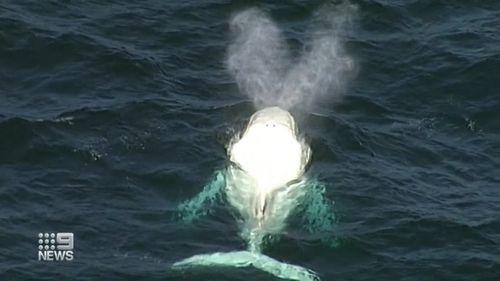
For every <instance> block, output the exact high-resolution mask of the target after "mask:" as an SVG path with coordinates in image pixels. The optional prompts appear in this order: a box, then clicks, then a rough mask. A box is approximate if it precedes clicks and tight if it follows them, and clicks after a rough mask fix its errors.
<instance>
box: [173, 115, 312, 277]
mask: <svg viewBox="0 0 500 281" xmlns="http://www.w3.org/2000/svg"><path fill="white" fill-rule="evenodd" d="M310 155H311V150H310V148H309V146H308V145H307V144H306V143H305V141H303V140H302V139H301V138H300V137H299V135H298V130H297V125H296V123H295V120H294V118H293V117H292V115H291V114H290V113H289V112H288V111H286V110H283V109H281V108H279V107H269V108H265V109H262V110H259V111H257V112H255V113H254V114H253V115H252V116H251V118H250V120H249V122H248V125H247V127H246V129H245V130H244V132H243V133H242V135H241V136H240V137H237V138H235V139H233V140H232V141H231V143H230V145H229V148H228V156H229V160H230V161H231V165H229V167H228V168H227V169H226V170H225V173H224V187H223V190H224V191H225V195H226V199H227V201H228V202H229V203H230V205H231V206H232V207H233V208H234V209H236V210H237V211H238V213H239V217H240V218H241V221H240V222H241V228H242V231H241V236H242V237H243V238H244V239H245V240H246V241H247V243H248V250H247V251H236V252H229V253H213V254H203V255H196V256H193V257H191V258H188V259H185V260H182V261H180V262H177V263H175V264H174V265H173V267H174V268H181V267H187V266H200V265H202V266H216V265H218V266H239V267H243V266H250V265H252V266H254V267H256V268H259V269H261V270H264V271H266V272H269V273H271V274H273V275H275V276H277V277H280V278H285V279H291V280H305V281H312V280H318V279H319V278H318V277H317V276H316V274H315V273H314V272H312V271H310V270H308V269H306V268H303V267H300V266H296V265H291V264H287V263H283V262H280V261H277V260H275V259H273V258H270V257H268V256H265V255H263V254H261V248H262V246H261V245H262V242H263V240H264V239H265V237H266V235H268V234H276V233H280V232H281V231H282V230H283V228H284V227H285V226H286V219H287V218H288V216H289V214H290V212H291V211H293V209H294V207H296V206H297V205H299V204H300V199H301V197H302V196H303V195H304V194H305V192H306V190H305V187H306V186H307V185H305V184H303V183H304V180H303V179H302V177H303V175H304V172H305V168H306V166H307V164H308V162H309V159H310Z"/></svg>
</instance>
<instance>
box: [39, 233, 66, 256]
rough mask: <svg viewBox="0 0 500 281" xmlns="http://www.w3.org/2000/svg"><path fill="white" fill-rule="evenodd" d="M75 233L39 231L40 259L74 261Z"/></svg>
mask: <svg viewBox="0 0 500 281" xmlns="http://www.w3.org/2000/svg"><path fill="white" fill-rule="evenodd" d="M73 248H74V235H73V233H71V232H59V233H38V260H39V261H72V260H73V257H74V255H73Z"/></svg>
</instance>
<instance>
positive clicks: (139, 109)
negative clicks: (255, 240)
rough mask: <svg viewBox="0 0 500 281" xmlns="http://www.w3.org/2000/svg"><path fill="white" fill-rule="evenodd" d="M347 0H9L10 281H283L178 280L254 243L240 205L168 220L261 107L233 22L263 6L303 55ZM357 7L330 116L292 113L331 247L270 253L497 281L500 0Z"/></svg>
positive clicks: (6, 216) (401, 274)
mask: <svg viewBox="0 0 500 281" xmlns="http://www.w3.org/2000/svg"><path fill="white" fill-rule="evenodd" d="M339 2H340V1H330V2H327V1H262V2H261V1H210V0H209V1H160V0H151V1H123V2H122V3H120V2H118V1H78V0H75V1H69V0H67V1H52V0H50V1H49V0H47V1H14V0H4V1H1V2H0V279H1V280H193V281H194V280H277V279H275V278H274V277H273V276H271V275H268V274H266V273H263V272H260V271H258V270H256V269H253V268H243V269H235V268H204V269H196V270H195V269H193V270H188V271H183V272H177V271H175V272H174V271H172V270H171V269H170V266H171V265H172V263H174V262H176V261H178V260H180V259H183V258H186V257H188V256H191V255H194V254H200V253H207V252H215V251H232V250H241V249H244V248H245V243H244V241H243V240H242V239H241V238H240V237H239V235H238V225H237V224H236V222H235V219H234V217H233V216H232V215H231V210H230V209H231V208H230V206H227V205H224V204H220V205H218V206H217V207H216V208H215V210H214V211H213V212H211V213H209V214H208V215H207V216H204V217H202V218H200V219H199V220H196V221H194V222H192V223H183V222H181V221H180V220H179V218H178V211H177V206H178V205H179V204H180V203H181V202H183V201H185V200H187V199H189V198H192V197H194V196H195V195H196V194H198V193H199V192H200V191H201V190H202V188H203V186H204V185H205V184H207V182H208V181H209V180H210V178H211V177H213V175H214V172H215V171H216V170H217V169H220V168H222V167H224V166H225V165H227V157H226V152H225V145H226V144H227V142H228V141H229V140H230V139H231V137H232V136H233V135H234V134H235V133H236V132H238V130H240V129H241V127H242V125H243V124H244V123H245V121H246V120H247V119H248V117H249V116H250V115H251V114H252V113H253V112H254V111H255V109H256V107H255V103H254V99H253V98H252V96H251V95H248V94H245V93H243V92H244V89H241V87H238V84H237V79H235V76H234V73H233V75H231V74H232V73H231V71H230V70H228V66H227V59H228V47H229V46H230V45H231V43H232V42H233V41H232V40H233V38H232V35H231V34H232V33H231V30H230V24H229V23H230V21H231V17H232V16H233V15H234V14H235V13H238V12H240V11H243V10H245V9H249V8H258V9H260V10H261V11H262V12H263V13H264V14H266V15H268V17H269V18H270V19H272V21H273V22H274V23H275V24H276V26H277V27H278V28H279V29H280V30H281V32H282V36H283V40H284V41H285V42H286V47H287V48H288V49H289V51H290V53H291V56H292V57H300V54H301V53H303V52H304V50H307V49H308V46H309V45H308V44H310V42H311V30H315V27H317V25H318V24H319V23H317V21H315V20H314V19H315V18H317V15H318V14H322V11H323V10H325V9H330V8H332V7H333V9H335V7H338V6H339V5H340V4H339ZM350 3H351V4H352V5H353V6H355V10H356V12H355V13H354V14H353V17H352V19H350V20H349V25H348V28H347V27H346V28H343V29H342V30H341V31H342V32H335V36H338V37H337V38H338V40H339V41H338V42H339V43H338V44H339V46H342V50H343V51H342V56H344V57H348V58H350V59H352V63H353V64H352V65H353V68H352V71H350V74H349V75H344V73H343V72H342V71H341V72H336V71H333V70H332V68H328V67H327V68H321V69H326V70H328V71H332V76H330V77H334V78H332V79H333V80H332V81H328V83H330V84H328V83H327V84H328V85H329V87H326V88H325V87H321V91H323V93H322V94H321V102H316V103H309V102H308V103H307V106H297V107H295V108H292V113H293V114H294V115H295V116H296V117H297V121H298V123H299V126H300V129H301V131H302V133H303V134H304V135H305V136H306V138H307V140H308V142H309V143H310V145H311V149H312V151H313V155H312V160H311V164H310V167H309V168H308V174H310V175H312V176H314V177H316V178H318V179H319V180H321V181H322V182H323V183H324V184H325V186H326V196H327V197H328V199H329V200H331V201H332V202H335V207H334V212H335V217H336V219H337V221H336V225H335V231H334V233H329V234H328V235H332V236H334V238H335V241H336V243H335V244H334V245H327V244H325V243H323V242H322V241H321V239H319V237H317V236H309V235H307V233H305V232H303V231H300V230H299V229H296V228H293V227H291V228H290V229H289V230H288V231H287V232H286V233H284V234H283V235H282V236H281V237H280V239H277V240H276V241H274V242H273V243H270V245H267V246H266V248H265V249H264V253H265V254H267V255H269V256H271V257H273V258H275V259H278V260H282V261H286V262H290V263H292V264H296V265H301V266H304V267H307V268H310V269H312V270H314V271H316V272H317V273H318V274H319V276H320V277H321V279H322V280H408V281H409V280H440V281H442V280H453V281H456V280H492V281H493V280H499V279H500V96H499V94H500V93H499V89H500V76H499V75H500V29H499V27H500V2H498V1H492V0H491V1H488V0H486V1H472V0H470V1H465V0H464V1H462V0H458V1H451V0H450V1H444V0H442V1H438V0H419V1H416V0H414V1H388V0H387V1H382V0H377V1H375V0H373V1H354V0H352V1H351V2H350ZM326 17H327V18H329V19H333V21H334V22H335V19H337V18H339V17H342V13H338V12H337V13H333V14H327V15H326ZM335 46H337V45H335ZM291 61H292V62H296V61H294V60H291ZM320 62H321V61H320ZM282 66H283V67H284V68H288V67H292V66H286V65H280V66H279V67H282ZM313 66H314V67H317V66H318V65H317V64H313ZM308 67H309V68H308V69H314V67H310V66H308ZM334 69H335V68H334ZM301 73H302V72H298V74H301ZM323 73H324V72H323ZM298 74H297V75H296V76H293V79H291V81H299V80H300V79H302V76H300V75H298ZM334 75H335V76H334ZM261 77H262V76H261ZM325 77H328V76H325ZM308 81H309V80H308ZM318 81H319V82H318V83H326V82H324V80H318ZM331 83H333V84H331ZM321 85H323V84H321ZM330 86H331V87H330ZM296 89H297V88H294V89H293V90H296ZM307 89H309V90H311V89H313V90H316V88H315V87H314V85H313V86H310V87H309V88H307ZM301 93H303V92H301V91H297V93H296V94H297V95H300V94H301ZM314 94H315V91H311V93H310V95H314ZM292 220H293V218H292ZM45 232H49V233H52V232H72V233H74V246H75V248H74V259H73V260H72V261H62V262H50V261H39V260H38V248H37V247H38V233H45Z"/></svg>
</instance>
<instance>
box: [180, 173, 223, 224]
mask: <svg viewBox="0 0 500 281" xmlns="http://www.w3.org/2000/svg"><path fill="white" fill-rule="evenodd" d="M224 186H225V180H224V174H223V173H222V171H218V172H217V173H216V174H215V175H214V177H213V179H212V180H211V181H210V182H209V183H208V184H206V185H205V186H204V187H203V190H202V191H201V192H200V193H198V195H196V196H195V197H194V198H192V199H190V200H186V201H184V202H182V203H181V204H179V206H178V207H177V210H178V212H179V216H180V218H181V220H182V221H184V222H186V223H190V222H192V221H193V220H195V219H198V218H200V217H201V216H203V215H206V214H207V213H208V212H209V211H210V207H212V206H213V205H214V204H215V203H216V202H217V200H218V199H219V198H220V193H221V191H222V190H223V188H224Z"/></svg>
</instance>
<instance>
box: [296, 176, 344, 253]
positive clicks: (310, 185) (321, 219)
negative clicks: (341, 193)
mask: <svg viewBox="0 0 500 281" xmlns="http://www.w3.org/2000/svg"><path fill="white" fill-rule="evenodd" d="M306 185H307V187H306V190H307V192H306V194H305V196H304V201H303V205H302V206H303V208H302V212H301V213H302V227H303V229H304V230H305V231H307V232H309V233H310V234H313V235H317V236H318V237H320V239H321V241H322V242H323V243H325V244H327V245H328V246H331V247H336V246H338V241H337V239H336V238H335V237H334V236H333V232H334V228H335V225H336V222H337V218H336V216H335V212H334V202H333V201H331V200H329V199H328V198H327V197H326V196H325V192H326V189H325V185H324V184H323V183H321V182H319V181H316V180H311V181H308V182H307V183H306Z"/></svg>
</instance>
